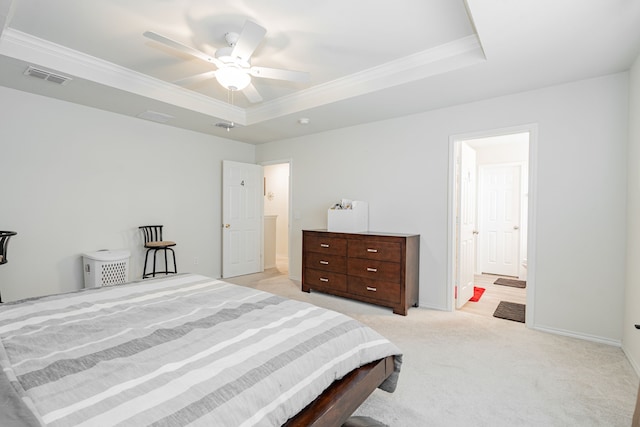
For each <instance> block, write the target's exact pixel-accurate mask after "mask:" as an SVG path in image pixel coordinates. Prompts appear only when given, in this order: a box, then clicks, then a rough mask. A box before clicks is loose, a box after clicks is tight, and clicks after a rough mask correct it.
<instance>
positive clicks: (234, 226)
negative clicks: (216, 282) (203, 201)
mask: <svg viewBox="0 0 640 427" xmlns="http://www.w3.org/2000/svg"><path fill="white" fill-rule="evenodd" d="M262 187H263V179H262V166H260V165H252V164H248V163H238V162H231V161H228V160H224V161H223V162H222V277H234V276H240V275H243V274H251V273H257V272H259V271H261V270H262V259H261V256H262V228H263V223H262V221H263V219H262V218H263V211H262V201H263V200H262V195H263V188H262Z"/></svg>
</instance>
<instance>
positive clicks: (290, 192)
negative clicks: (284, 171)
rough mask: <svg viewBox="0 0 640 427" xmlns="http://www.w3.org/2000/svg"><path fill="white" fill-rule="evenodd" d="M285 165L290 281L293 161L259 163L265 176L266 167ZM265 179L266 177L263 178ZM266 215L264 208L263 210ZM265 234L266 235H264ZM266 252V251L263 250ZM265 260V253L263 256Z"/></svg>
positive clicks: (282, 160) (289, 159) (289, 270)
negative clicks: (287, 188) (287, 195)
mask: <svg viewBox="0 0 640 427" xmlns="http://www.w3.org/2000/svg"><path fill="white" fill-rule="evenodd" d="M283 163H287V164H288V165H289V197H288V200H287V211H288V212H287V214H288V215H289V221H288V224H287V271H288V272H289V279H291V278H292V277H291V234H292V233H291V224H293V159H291V158H288V159H281V160H267V161H264V162H260V163H258V164H259V165H260V166H262V167H263V169H262V170H263V175H264V167H265V166H270V165H281V164H283ZM263 179H264V176H263ZM262 210H263V212H262V213H263V214H264V206H263V208H262ZM263 234H264V233H263ZM263 252H264V249H263ZM262 258H263V259H264V253H263V255H262Z"/></svg>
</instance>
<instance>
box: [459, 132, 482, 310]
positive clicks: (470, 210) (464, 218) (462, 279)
mask: <svg viewBox="0 0 640 427" xmlns="http://www.w3.org/2000/svg"><path fill="white" fill-rule="evenodd" d="M476 173H477V171H476V151H475V150H474V149H473V148H471V147H469V146H468V145H467V144H465V143H464V142H463V143H462V144H461V145H460V175H459V177H458V180H459V181H458V182H459V183H460V187H459V188H460V191H459V199H458V203H459V205H458V213H459V215H458V222H459V227H458V230H459V231H458V236H459V238H458V292H457V297H456V308H460V307H462V306H463V305H465V304H466V303H467V301H469V299H470V298H471V297H472V296H473V279H474V272H475V268H474V267H475V259H476V251H475V248H476V242H475V238H474V237H475V229H476Z"/></svg>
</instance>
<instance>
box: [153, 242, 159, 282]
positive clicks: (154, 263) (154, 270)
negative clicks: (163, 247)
mask: <svg viewBox="0 0 640 427" xmlns="http://www.w3.org/2000/svg"><path fill="white" fill-rule="evenodd" d="M156 255H158V249H154V250H153V277H156Z"/></svg>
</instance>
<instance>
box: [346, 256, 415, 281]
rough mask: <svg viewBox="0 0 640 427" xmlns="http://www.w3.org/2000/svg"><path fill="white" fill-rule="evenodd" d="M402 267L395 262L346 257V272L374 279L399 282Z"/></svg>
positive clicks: (350, 274)
mask: <svg viewBox="0 0 640 427" xmlns="http://www.w3.org/2000/svg"><path fill="white" fill-rule="evenodd" d="M401 270H402V268H401V265H400V264H398V263H397V262H386V261H376V260H372V259H371V260H370V259H360V258H348V259H347V274H348V275H349V276H358V277H366V278H368V279H374V280H385V281H388V282H393V283H400V272H401Z"/></svg>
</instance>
